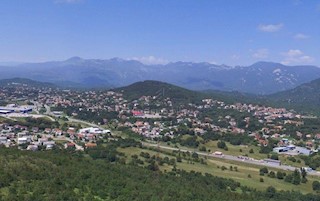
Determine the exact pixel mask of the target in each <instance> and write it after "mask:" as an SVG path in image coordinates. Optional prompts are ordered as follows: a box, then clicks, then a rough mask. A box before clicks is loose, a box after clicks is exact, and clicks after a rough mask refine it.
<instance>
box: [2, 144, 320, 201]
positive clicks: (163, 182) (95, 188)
mask: <svg viewBox="0 0 320 201" xmlns="http://www.w3.org/2000/svg"><path fill="white" fill-rule="evenodd" d="M101 150H103V151H105V152H106V151H111V150H110V149H109V148H108V146H107V147H106V148H103V147H101ZM89 154H90V153H89ZM0 160H1V163H0V200H41V201H43V200H141V201H145V200H170V201H171V200H177V201H179V200H213V201H214V200H217V201H218V200H219V201H224V200H225V201H227V200H243V201H244V200H275V201H276V200H284V199H285V200H308V201H309V200H320V197H318V196H316V195H302V194H300V193H297V192H280V193H278V192H276V190H275V189H274V188H272V187H270V188H268V189H267V191H266V192H256V191H255V190H252V189H249V188H246V187H243V186H240V184H239V183H237V182H235V181H233V180H230V179H222V178H219V177H214V176H211V175H209V174H206V175H201V174H200V173H197V172H190V173H188V172H185V171H180V170H175V171H173V172H169V173H162V172H159V171H151V170H149V169H147V168H142V167H139V166H135V165H126V164H123V163H122V162H120V161H118V160H115V162H113V163H111V162H110V161H109V160H108V158H106V159H96V160H93V159H91V158H90V157H87V156H85V155H82V153H77V152H73V151H66V150H64V151H61V150H53V151H50V152H24V151H19V150H16V149H5V148H1V149H0ZM233 189H239V191H241V192H242V193H237V192H233Z"/></svg>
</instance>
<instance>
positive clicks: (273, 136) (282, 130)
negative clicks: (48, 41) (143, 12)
mask: <svg viewBox="0 0 320 201" xmlns="http://www.w3.org/2000/svg"><path fill="white" fill-rule="evenodd" d="M124 97H125V94H123V93H121V92H119V91H112V90H104V91H97V90H95V91H93V90H91V91H77V90H60V89H52V88H46V87H45V88H40V89H39V88H36V87H29V86H27V85H22V84H21V85H19V84H16V83H15V84H11V85H10V84H9V85H8V86H4V87H2V88H1V91H0V98H1V100H2V102H3V103H7V105H6V106H5V105H4V106H1V107H0V113H1V117H2V121H3V123H2V124H1V125H0V126H1V127H0V129H1V130H0V132H1V141H0V143H1V144H4V145H5V146H19V147H21V148H25V149H27V150H38V149H43V148H44V149H52V148H53V147H54V146H56V145H57V144H60V143H57V142H65V143H64V144H63V146H61V147H65V148H68V147H76V148H77V149H79V150H83V149H84V148H86V147H90V146H95V145H96V141H97V140H99V139H102V138H105V136H108V135H111V130H114V131H116V130H119V129H120V130H129V131H130V132H133V133H136V134H137V135H140V136H142V137H144V138H146V139H149V140H153V141H158V140H163V141H170V140H172V141H175V139H181V136H183V135H187V134H188V135H189V136H194V135H197V136H207V137H208V135H210V133H214V134H215V136H216V135H217V134H218V135H219V136H224V135H233V136H242V137H243V138H247V137H249V138H250V141H251V143H254V144H256V145H257V146H258V147H259V146H260V147H268V146H269V144H270V142H272V143H274V142H276V144H272V145H271V150H270V152H271V151H274V152H275V153H278V154H287V155H299V154H302V155H310V154H312V153H315V152H318V140H319V139H320V134H319V133H320V132H319V131H320V130H319V128H316V129H314V128H313V130H307V128H308V125H306V122H308V121H310V118H311V120H313V117H305V116H302V115H300V114H298V113H296V112H295V111H292V110H290V111H288V110H286V109H285V108H273V107H267V106H263V105H254V104H246V103H234V104H231V103H225V102H223V101H221V100H215V99H213V98H206V99H202V100H201V101H198V102H197V103H191V102H190V103H188V102H186V103H183V104H181V103H177V102H176V101H174V100H171V99H170V97H165V96H146V95H143V96H141V97H139V98H137V99H132V100H127V99H125V98H124ZM17 103H20V104H21V106H19V105H17ZM22 103H23V104H22ZM25 118H28V119H46V121H45V122H44V123H42V124H41V126H40V127H39V126H37V125H32V127H28V126H26V125H21V124H19V123H18V122H21V120H23V119H25ZM19 120H20V121H19ZM81 121H83V122H81ZM22 122H23V121H22ZM88 122H90V123H89V124H88ZM86 123H87V124H86ZM90 124H91V126H90ZM44 125H47V126H48V127H45V126H44ZM88 126H89V127H88ZM90 127H91V128H90ZM110 128H112V129H111V130H110ZM318 132H319V133H318ZM219 136H218V137H217V139H220V137H219ZM209 138H210V137H209ZM180 143H181V142H180ZM246 143H247V142H246ZM78 144H81V145H78ZM181 144H183V143H181ZM235 144H236V145H241V144H243V142H242V141H241V139H240V141H239V142H237V143H235ZM22 145H23V146H22Z"/></svg>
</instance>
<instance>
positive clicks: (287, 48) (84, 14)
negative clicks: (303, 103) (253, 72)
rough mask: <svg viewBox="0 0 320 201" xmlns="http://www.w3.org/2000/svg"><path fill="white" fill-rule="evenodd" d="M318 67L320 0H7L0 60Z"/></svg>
mask: <svg viewBox="0 0 320 201" xmlns="http://www.w3.org/2000/svg"><path fill="white" fill-rule="evenodd" d="M72 56H80V57H83V58H99V59H108V58H111V57H121V58H125V59H129V58H134V59H137V60H140V61H143V62H144V63H165V62H168V61H178V60H182V61H207V62H212V63H217V64H227V65H249V64H252V63H254V62H256V61H261V60H264V61H274V62H282V63H284V64H289V65H296V64H312V65H318V66H320V0H194V1H191V0H126V1H124V0H114V1H111V0H110V1H109V0H3V1H1V6H0V61H19V62H20V61H47V60H64V59H67V58H69V57H72Z"/></svg>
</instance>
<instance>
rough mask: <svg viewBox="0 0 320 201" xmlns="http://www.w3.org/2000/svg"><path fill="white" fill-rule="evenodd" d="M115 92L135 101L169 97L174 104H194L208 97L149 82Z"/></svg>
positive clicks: (135, 84) (199, 93) (180, 88)
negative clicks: (150, 97)
mask: <svg viewBox="0 0 320 201" xmlns="http://www.w3.org/2000/svg"><path fill="white" fill-rule="evenodd" d="M116 91H119V92H123V93H124V96H125V98H127V99H128V100H135V99H138V98H140V97H141V96H155V97H156V98H158V99H161V98H167V97H169V98H171V99H172V100H173V101H174V102H179V103H195V102H198V101H201V100H202V99H203V98H206V97H210V95H208V94H205V93H201V92H197V91H191V90H188V89H184V88H182V87H178V86H174V85H171V84H168V83H164V82H159V81H151V80H147V81H143V82H136V83H134V84H131V85H129V86H126V87H121V88H118V89H116Z"/></svg>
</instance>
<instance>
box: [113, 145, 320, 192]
mask: <svg viewBox="0 0 320 201" xmlns="http://www.w3.org/2000/svg"><path fill="white" fill-rule="evenodd" d="M118 151H120V152H122V153H125V155H126V156H127V158H126V159H127V162H129V161H130V160H131V156H132V155H135V154H136V155H138V156H139V154H140V153H141V152H148V153H149V154H150V155H151V156H152V155H157V154H159V156H160V157H166V156H167V157H168V158H175V157H174V156H171V155H168V154H166V153H164V152H160V153H158V152H157V151H154V150H148V149H141V148H136V147H134V148H133V147H130V148H119V149H118ZM139 158H140V159H141V160H144V159H143V158H142V157H140V156H139ZM206 162H207V165H205V164H201V163H196V162H192V163H190V162H188V161H186V160H182V162H181V163H177V168H178V169H183V170H186V171H192V170H193V171H197V172H201V173H210V174H212V175H215V176H219V177H224V178H230V179H233V180H235V181H238V182H240V183H241V184H242V185H245V186H248V187H251V188H255V189H257V190H265V189H266V188H267V187H268V186H273V187H275V188H276V189H277V190H289V191H291V190H296V191H301V192H302V193H314V192H313V191H312V182H313V181H314V180H319V178H312V177H311V176H308V177H307V178H308V182H307V183H306V184H300V185H293V184H290V183H287V182H285V181H283V180H279V179H276V178H270V177H268V176H260V175H259V170H260V168H261V166H255V165H249V164H245V163H241V162H236V161H227V160H224V159H218V158H217V159H216V158H213V159H211V158H210V159H207V160H206ZM222 166H224V167H226V168H227V169H226V170H222V169H221V167H222ZM230 166H232V167H233V170H232V171H231V170H230ZM234 167H237V169H238V171H235V170H234ZM172 168H173V167H172V166H168V165H165V166H160V170H162V171H164V170H166V171H170V170H171V169H172ZM268 169H269V171H271V170H272V171H275V172H276V171H277V169H272V168H268ZM282 172H285V171H282ZM287 173H288V172H287ZM248 175H250V176H249V177H250V178H249V177H248ZM260 178H263V180H264V182H260Z"/></svg>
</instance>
